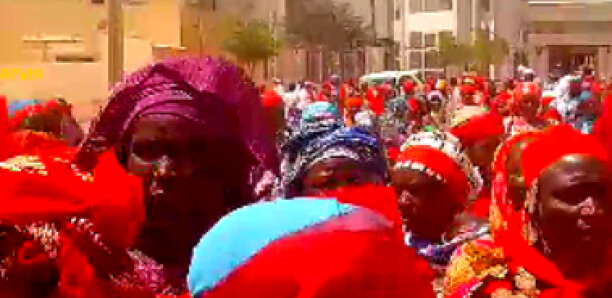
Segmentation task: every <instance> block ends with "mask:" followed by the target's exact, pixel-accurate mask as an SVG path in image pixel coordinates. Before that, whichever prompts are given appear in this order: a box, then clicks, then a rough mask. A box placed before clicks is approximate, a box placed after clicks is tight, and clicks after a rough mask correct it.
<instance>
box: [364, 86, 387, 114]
mask: <svg viewBox="0 0 612 298" xmlns="http://www.w3.org/2000/svg"><path fill="white" fill-rule="evenodd" d="M366 97H367V99H368V101H369V103H370V108H371V109H372V111H373V112H374V113H375V114H376V115H377V116H380V115H382V114H384V113H385V94H384V91H383V90H382V89H381V88H374V87H372V88H370V89H368V93H367V95H366Z"/></svg>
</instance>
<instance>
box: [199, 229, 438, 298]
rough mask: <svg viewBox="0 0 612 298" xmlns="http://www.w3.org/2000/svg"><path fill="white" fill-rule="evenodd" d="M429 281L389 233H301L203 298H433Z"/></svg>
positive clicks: (413, 256) (425, 271)
mask: <svg viewBox="0 0 612 298" xmlns="http://www.w3.org/2000/svg"><path fill="white" fill-rule="evenodd" d="M323 227H324V226H323ZM432 279H433V274H432V273H431V270H430V269H429V268H428V264H427V263H426V262H425V261H423V260H421V259H419V258H418V257H417V256H416V254H415V252H414V251H413V250H412V249H411V248H409V247H407V246H406V245H405V244H404V243H403V241H402V240H401V238H398V237H396V236H395V235H394V234H393V232H392V231H384V230H383V231H373V232H372V231H368V232H352V231H342V230H341V231H332V232H325V233H317V232H316V231H305V232H302V233H299V234H296V235H292V236H288V237H285V238H283V240H282V241H275V242H273V243H271V244H270V245H268V246H267V247H266V248H265V249H264V250H262V251H260V252H259V253H258V254H257V255H255V256H254V257H253V258H251V259H250V260H249V261H248V262H247V263H246V264H244V265H243V266H242V267H241V268H240V270H239V271H237V272H235V273H234V274H232V276H231V278H228V279H227V280H225V281H224V282H223V283H222V284H221V285H219V286H218V287H216V288H215V289H213V290H211V291H208V292H206V293H205V295H203V297H206V298H225V297H228V298H229V297H232V298H233V297H253V298H259V297H261V298H264V297H265V298H293V297H299V298H315V297H316V298H336V297H346V298H356V297H390V298H393V297H397V298H399V297H435V294H434V292H433V289H432V286H431V280H432Z"/></svg>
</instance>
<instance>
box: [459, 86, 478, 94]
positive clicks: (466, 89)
mask: <svg viewBox="0 0 612 298" xmlns="http://www.w3.org/2000/svg"><path fill="white" fill-rule="evenodd" d="M475 93H476V86H474V85H463V86H461V94H462V95H474V94H475Z"/></svg>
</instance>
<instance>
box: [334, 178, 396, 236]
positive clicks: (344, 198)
mask: <svg viewBox="0 0 612 298" xmlns="http://www.w3.org/2000/svg"><path fill="white" fill-rule="evenodd" d="M325 195H326V196H328V197H333V198H335V199H337V200H338V202H340V203H345V204H351V205H356V206H359V207H364V208H368V209H370V210H373V211H376V212H378V213H380V214H381V215H383V216H385V217H386V218H387V219H388V220H389V221H391V222H393V223H394V226H395V228H396V231H397V232H398V235H403V232H402V214H401V213H400V211H399V203H398V202H399V199H398V198H397V193H396V192H395V189H394V188H392V187H386V186H378V185H365V186H357V187H343V188H339V189H336V190H333V191H329V192H327V193H325Z"/></svg>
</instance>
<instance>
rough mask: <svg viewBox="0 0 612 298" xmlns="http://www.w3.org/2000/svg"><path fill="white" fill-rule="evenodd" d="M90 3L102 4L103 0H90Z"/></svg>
mask: <svg viewBox="0 0 612 298" xmlns="http://www.w3.org/2000/svg"><path fill="white" fill-rule="evenodd" d="M91 4H104V0H91Z"/></svg>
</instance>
